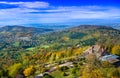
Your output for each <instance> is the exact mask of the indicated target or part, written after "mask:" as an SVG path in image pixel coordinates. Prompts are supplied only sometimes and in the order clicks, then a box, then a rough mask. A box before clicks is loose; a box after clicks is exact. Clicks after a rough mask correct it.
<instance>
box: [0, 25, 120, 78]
mask: <svg viewBox="0 0 120 78" xmlns="http://www.w3.org/2000/svg"><path fill="white" fill-rule="evenodd" d="M38 29H39V28H38ZM38 29H36V28H31V27H30V28H27V27H19V26H18V27H17V26H15V27H9V26H8V27H3V28H1V29H0V31H1V32H0V33H1V34H3V35H0V36H1V37H0V40H1V41H0V64H1V67H2V68H1V70H4V72H5V73H8V74H7V75H6V74H5V76H9V73H11V71H12V70H13V69H14V70H18V69H17V68H16V67H17V66H16V65H20V66H21V67H20V69H22V70H21V72H23V73H24V74H25V75H26V73H25V72H27V70H28V69H30V70H31V72H33V73H34V74H35V75H38V74H40V73H44V72H46V71H49V69H51V70H53V69H54V67H55V70H56V71H53V72H52V73H51V74H52V75H53V76H54V77H56V74H58V73H60V72H61V71H62V72H63V73H64V74H62V73H60V74H59V75H60V78H65V76H64V75H66V73H67V75H68V76H66V78H67V77H69V78H72V77H74V76H75V75H76V76H75V77H76V78H78V77H79V74H82V73H79V72H80V71H84V69H85V68H86V67H87V66H86V67H85V65H84V64H89V63H90V64H91V63H95V64H93V65H91V66H94V65H98V64H99V63H100V62H99V63H98V62H97V61H96V59H95V60H93V59H92V61H93V62H89V61H86V59H85V58H83V57H82V58H81V55H82V54H83V52H84V51H86V50H87V49H89V47H91V46H93V45H95V44H97V45H100V46H101V47H103V49H105V50H107V52H109V53H110V54H117V55H120V54H119V45H120V31H119V30H117V29H114V28H112V27H106V26H97V25H80V26H76V27H72V28H67V29H64V30H59V31H52V32H49V33H45V34H41V33H40V34H39V33H38V31H37V30H38ZM36 31H37V32H36ZM21 32H22V33H21ZM28 32H29V33H31V34H32V35H28V34H27V33H28ZM36 33H37V34H36ZM90 57H91V56H90ZM67 62H69V63H71V64H72V63H73V65H72V66H73V68H71V69H72V70H71V69H69V68H66V67H65V69H66V70H67V69H68V70H67V71H66V70H64V68H61V69H59V70H61V71H59V70H57V68H56V67H58V66H61V65H64V64H65V66H66V63H67ZM96 63H97V64H96ZM107 64H108V63H107ZM107 64H106V63H105V65H107ZM99 65H102V64H99ZM109 66H110V65H109ZM6 67H7V68H8V69H5V68H6ZM14 67H15V68H14ZM80 67H81V68H82V69H81V68H80ZM101 67H102V66H98V68H101ZM12 68H13V69H12ZM33 69H35V71H32V70H33ZM88 69H89V68H88ZM88 69H86V70H88ZM107 70H108V69H107ZM6 71H8V72H6ZM71 71H72V72H73V73H71ZM21 72H20V74H23V73H21ZM74 72H76V73H74ZM84 72H85V71H84ZM33 73H29V75H27V76H28V78H29V77H31V76H32V75H34V74H33ZM15 76H16V74H15ZM31 78H33V77H31ZM85 78H86V77H85Z"/></svg>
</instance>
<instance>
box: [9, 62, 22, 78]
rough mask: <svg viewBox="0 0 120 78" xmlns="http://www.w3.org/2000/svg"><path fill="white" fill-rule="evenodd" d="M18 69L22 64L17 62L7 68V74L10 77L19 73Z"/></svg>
mask: <svg viewBox="0 0 120 78" xmlns="http://www.w3.org/2000/svg"><path fill="white" fill-rule="evenodd" d="M20 69H22V64H21V63H17V64H14V65H12V66H10V67H9V68H8V74H9V76H10V77H13V78H14V77H15V76H16V75H17V74H18V73H20Z"/></svg>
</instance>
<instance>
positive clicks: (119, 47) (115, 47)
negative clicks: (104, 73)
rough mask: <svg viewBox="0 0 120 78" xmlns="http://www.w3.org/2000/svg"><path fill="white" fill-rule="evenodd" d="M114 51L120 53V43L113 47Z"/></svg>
mask: <svg viewBox="0 0 120 78" xmlns="http://www.w3.org/2000/svg"><path fill="white" fill-rule="evenodd" d="M112 53H113V54H117V55H120V45H116V46H114V47H113V48H112Z"/></svg>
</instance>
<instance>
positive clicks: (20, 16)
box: [0, 2, 120, 24]
mask: <svg viewBox="0 0 120 78" xmlns="http://www.w3.org/2000/svg"><path fill="white" fill-rule="evenodd" d="M0 4H9V5H19V7H17V8H8V9H0V24H26V23H55V22H66V21H69V20H70V21H71V20H76V19H78V20H79V19H80V20H82V19H83V20H84V19H91V20H92V19H103V20H106V19H107V20H109V19H119V18H120V8H115V7H102V6H58V7H54V6H50V4H49V3H47V2H0ZM48 7H49V8H48ZM36 8H39V9H36ZM41 8H46V9H41Z"/></svg>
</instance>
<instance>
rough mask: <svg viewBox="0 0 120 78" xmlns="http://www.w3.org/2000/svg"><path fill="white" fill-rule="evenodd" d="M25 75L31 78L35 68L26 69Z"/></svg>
mask: <svg viewBox="0 0 120 78" xmlns="http://www.w3.org/2000/svg"><path fill="white" fill-rule="evenodd" d="M23 73H24V75H25V76H30V75H31V74H33V73H34V68H33V66H29V67H28V68H26V69H25V70H24V71H23Z"/></svg>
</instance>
